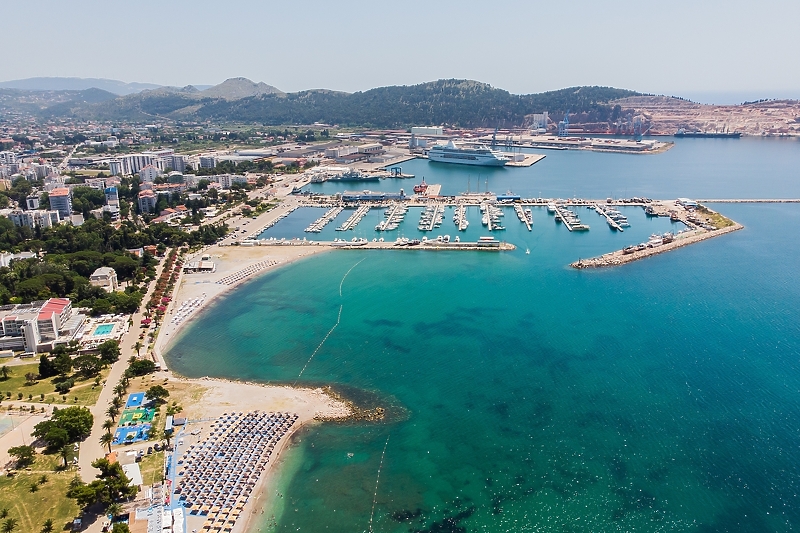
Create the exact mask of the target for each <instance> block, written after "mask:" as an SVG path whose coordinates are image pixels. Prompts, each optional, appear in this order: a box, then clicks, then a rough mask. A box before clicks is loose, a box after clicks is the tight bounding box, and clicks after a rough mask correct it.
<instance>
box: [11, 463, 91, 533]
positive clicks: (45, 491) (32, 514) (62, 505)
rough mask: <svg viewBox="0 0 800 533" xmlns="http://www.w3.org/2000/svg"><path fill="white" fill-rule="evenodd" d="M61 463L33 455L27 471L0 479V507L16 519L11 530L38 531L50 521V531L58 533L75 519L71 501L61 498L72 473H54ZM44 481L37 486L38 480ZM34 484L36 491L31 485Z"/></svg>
mask: <svg viewBox="0 0 800 533" xmlns="http://www.w3.org/2000/svg"><path fill="white" fill-rule="evenodd" d="M60 464H61V458H60V457H58V456H49V455H47V456H43V455H40V454H37V455H36V460H35V461H34V463H33V465H31V467H30V471H20V472H19V473H17V474H16V475H14V476H13V477H8V476H3V477H0V508H3V509H8V518H14V519H16V520H17V527H16V529H15V530H14V531H24V532H31V533H34V532H38V531H41V530H42V525H43V524H44V521H45V520H47V519H48V518H50V519H52V520H53V525H54V527H53V530H54V531H61V530H62V529H66V527H65V526H66V525H67V524H68V523H70V522H72V520H73V518H75V517H76V516H78V512H79V508H78V505H77V504H76V503H75V500H71V499H69V498H67V497H66V496H65V494H66V492H67V489H68V488H69V482H70V480H71V479H72V478H73V477H74V476H75V473H76V472H75V471H74V470H67V471H55V469H56V467H57V466H58V465H60ZM43 475H46V476H47V481H46V482H44V483H41V477H42V476H43ZM33 484H36V485H37V490H36V492H31V485H33Z"/></svg>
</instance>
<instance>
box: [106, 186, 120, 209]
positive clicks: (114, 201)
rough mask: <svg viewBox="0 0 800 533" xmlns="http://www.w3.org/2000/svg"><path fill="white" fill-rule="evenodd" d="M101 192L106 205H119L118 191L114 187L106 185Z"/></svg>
mask: <svg viewBox="0 0 800 533" xmlns="http://www.w3.org/2000/svg"><path fill="white" fill-rule="evenodd" d="M103 192H104V193H105V195H106V204H107V205H116V206H119V192H118V191H117V188H116V187H106V188H105V190H104V191H103Z"/></svg>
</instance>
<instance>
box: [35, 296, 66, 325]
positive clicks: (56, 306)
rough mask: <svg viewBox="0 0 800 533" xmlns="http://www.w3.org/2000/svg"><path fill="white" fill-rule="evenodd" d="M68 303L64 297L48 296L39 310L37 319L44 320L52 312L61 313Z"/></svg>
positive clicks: (51, 314)
mask: <svg viewBox="0 0 800 533" xmlns="http://www.w3.org/2000/svg"><path fill="white" fill-rule="evenodd" d="M69 304H70V301H69V300H67V299H66V298H50V299H49V300H47V303H45V304H44V305H43V306H42V308H41V310H40V311H39V316H38V320H46V319H48V318H50V317H51V316H53V313H56V314H59V315H60V314H61V313H62V312H63V311H64V309H65V308H66V307H67V306H68V305H69Z"/></svg>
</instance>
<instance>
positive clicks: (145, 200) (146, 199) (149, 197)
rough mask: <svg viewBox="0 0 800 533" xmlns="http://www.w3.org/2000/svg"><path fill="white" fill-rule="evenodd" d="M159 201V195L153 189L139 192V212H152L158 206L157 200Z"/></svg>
mask: <svg viewBox="0 0 800 533" xmlns="http://www.w3.org/2000/svg"><path fill="white" fill-rule="evenodd" d="M157 201H158V197H157V196H156V193H154V192H153V191H152V190H146V191H141V192H140V193H139V198H138V202H139V212H140V213H150V212H152V211H153V209H155V208H156V202H157Z"/></svg>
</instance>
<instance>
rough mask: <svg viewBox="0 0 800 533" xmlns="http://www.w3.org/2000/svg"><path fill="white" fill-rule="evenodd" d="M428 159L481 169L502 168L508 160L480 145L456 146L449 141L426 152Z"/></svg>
mask: <svg viewBox="0 0 800 533" xmlns="http://www.w3.org/2000/svg"><path fill="white" fill-rule="evenodd" d="M428 159H430V160H431V161H438V162H439V163H458V164H461V165H479V166H483V167H502V166H505V164H506V163H508V158H507V157H506V156H505V154H503V153H502V152H497V151H495V150H491V149H489V148H487V147H486V146H484V145H482V144H471V145H469V146H457V145H456V143H455V142H453V141H450V142H448V143H447V144H444V145H442V144H438V145H436V146H434V147H433V148H431V149H430V150H429V151H428Z"/></svg>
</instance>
